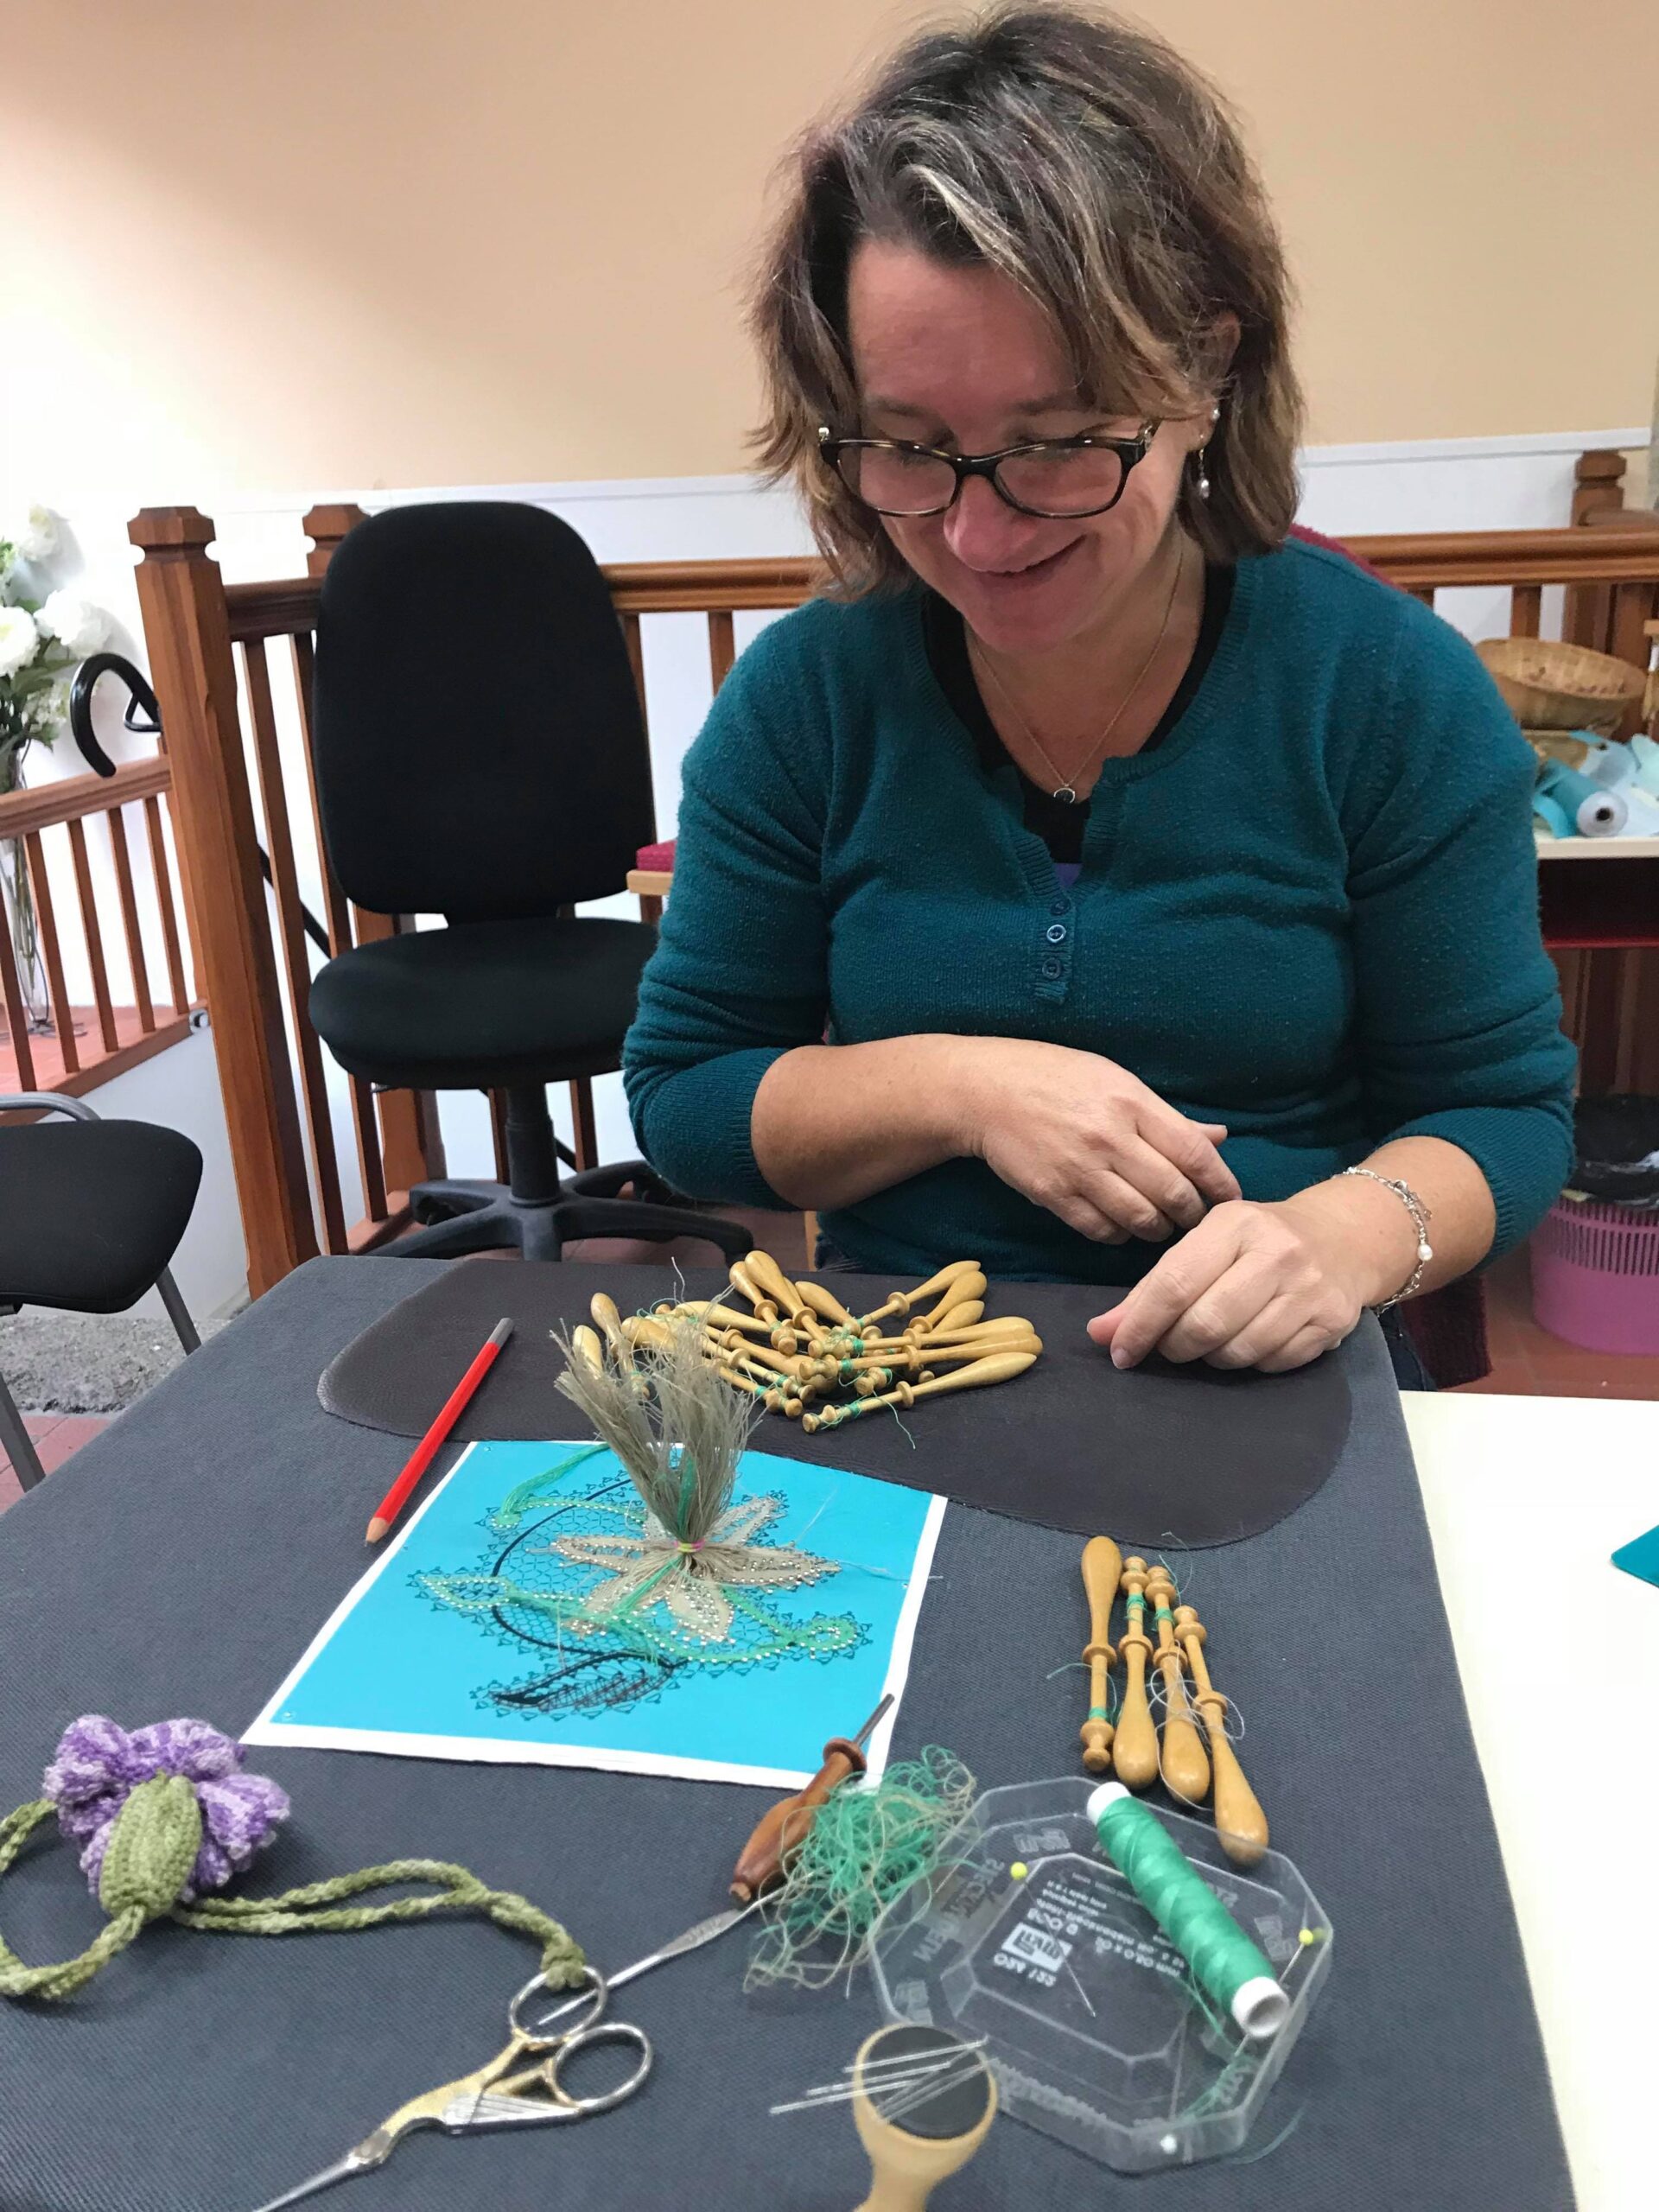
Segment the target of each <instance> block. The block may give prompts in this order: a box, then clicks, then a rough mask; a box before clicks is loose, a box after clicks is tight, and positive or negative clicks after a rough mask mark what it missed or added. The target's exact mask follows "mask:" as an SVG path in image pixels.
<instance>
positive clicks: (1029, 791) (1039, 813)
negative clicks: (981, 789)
mask: <svg viewBox="0 0 1659 2212" xmlns="http://www.w3.org/2000/svg"><path fill="white" fill-rule="evenodd" d="M1232 601H1233V572H1232V570H1231V569H1230V568H1222V567H1208V568H1206V569H1205V572H1204V613H1203V616H1202V618H1201V620H1200V621H1199V624H1198V643H1197V645H1195V646H1194V647H1193V649H1192V659H1191V660H1190V661H1189V662H1188V663H1187V664H1186V672H1185V675H1184V676H1183V677H1182V678H1181V680H1180V683H1179V685H1178V686H1177V687H1176V691H1175V696H1174V697H1173V699H1172V700H1171V701H1170V702H1169V704H1168V706H1167V707H1166V708H1165V709H1164V711H1163V713H1162V715H1160V717H1159V721H1158V727H1157V728H1155V729H1154V731H1153V733H1152V734H1151V736H1150V737H1149V738H1148V739H1147V741H1146V744H1145V745H1144V746H1143V747H1141V750H1142V751H1143V752H1146V753H1150V752H1151V750H1152V748H1153V747H1154V746H1155V745H1161V744H1162V743H1163V741H1164V740H1165V738H1166V737H1167V736H1168V734H1169V733H1170V732H1171V730H1173V728H1174V727H1175V725H1176V723H1177V722H1178V721H1179V720H1180V719H1181V716H1182V715H1184V714H1185V712H1186V710H1187V709H1188V707H1189V706H1191V704H1192V696H1193V694H1194V693H1195V692H1196V691H1197V690H1198V686H1199V684H1200V683H1203V681H1204V677H1205V670H1206V669H1207V668H1208V667H1209V665H1210V663H1211V660H1212V659H1213V658H1214V656H1215V651H1216V647H1217V644H1218V643H1219V642H1220V639H1221V633H1222V631H1223V630H1224V628H1225V626H1226V623H1227V611H1228V609H1229V607H1230V606H1231V605H1232ZM922 642H923V645H925V649H926V652H927V660H928V665H929V667H930V668H931V670H932V671H933V677H934V681H935V682H936V683H938V687H939V689H940V690H942V691H943V692H944V696H945V697H946V699H947V700H949V702H950V706H951V708H952V709H953V710H954V712H955V713H956V715H957V719H958V720H959V721H961V722H963V724H964V725H965V727H966V728H967V729H968V731H969V734H970V735H971V736H972V738H973V741H974V745H975V747H976V750H977V752H978V754H979V758H980V765H981V766H982V767H983V768H984V770H985V771H986V772H987V774H991V773H993V772H995V770H996V769H998V768H1001V767H1006V766H1011V765H1013V766H1015V772H1016V773H1017V774H1018V776H1019V778H1020V798H1021V800H1022V801H1023V803H1024V810H1025V823H1026V827H1027V829H1033V830H1034V831H1035V832H1036V834H1037V835H1038V836H1039V837H1040V838H1041V839H1042V841H1043V842H1044V843H1045V844H1046V846H1047V847H1048V849H1049V854H1050V855H1051V857H1052V859H1054V860H1056V861H1060V862H1061V863H1062V864H1064V863H1066V862H1074V861H1081V860H1082V858H1083V834H1084V830H1085V829H1086V828H1087V827H1088V823H1089V802H1088V800H1087V799H1086V798H1085V799H1080V800H1078V801H1077V804H1075V805H1070V806H1068V805H1067V804H1066V803H1065V800H1063V799H1058V798H1055V797H1054V796H1053V794H1052V792H1050V791H1045V790H1044V789H1043V787H1042V785H1040V784H1034V783H1033V781H1032V780H1031V778H1030V777H1029V776H1027V774H1026V772H1025V771H1024V770H1023V769H1021V768H1019V767H1018V766H1017V764H1014V762H1013V760H1012V756H1011V754H1010V753H1009V752H1008V749H1007V746H1006V745H1004V744H1003V742H1002V740H1001V735H1000V734H998V731H997V728H996V725H995V722H994V721H992V720H991V718H990V715H988V713H987V711H986V709H985V702H984V700H983V699H982V697H981V696H980V690H979V684H978V682H977V680H976V677H975V675H974V670H973V664H972V662H971V661H970V660H969V658H968V633H967V630H966V627H965V626H964V624H963V619H962V617H961V615H960V614H959V613H957V610H956V608H955V607H952V606H951V604H950V601H949V600H946V599H941V598H940V596H939V594H938V593H937V592H934V591H929V592H926V593H925V594H924V597H923V601H922Z"/></svg>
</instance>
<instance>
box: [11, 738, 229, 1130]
mask: <svg viewBox="0 0 1659 2212" xmlns="http://www.w3.org/2000/svg"><path fill="white" fill-rule="evenodd" d="M171 785H172V770H171V766H170V764H169V762H168V760H167V758H166V756H165V755H164V754H161V753H157V754H156V756H155V757H154V758H153V759H150V760H134V761H130V762H127V763H126V764H125V765H124V766H121V767H118V768H117V770H116V771H115V773H114V774H113V775H111V776H69V777H65V778H62V779H60V780H59V781H58V782H56V783H50V784H42V785H39V786H38V787H37V788H35V789H32V790H28V791H7V792H5V793H4V794H3V795H0V842H9V843H10V845H11V848H12V850H13V852H15V851H16V849H18V848H19V847H20V848H21V850H22V856H23V870H22V882H23V885H24V886H25V887H26V888H27V893H28V896H29V901H30V903H31V904H32V906H33V911H34V918H35V938H36V944H37V945H38V948H39V957H40V962H41V969H42V971H43V976H44V984H45V995H46V1001H47V1007H48V1009H49V1011H48V1012H47V1013H46V1014H45V1015H44V1017H43V1018H42V1019H41V1020H39V1021H38V1023H37V1022H36V1021H35V1020H32V1019H31V1016H32V1014H34V1013H35V1009H34V1008H33V1007H31V1005H30V1001H31V999H32V997H33V996H34V993H33V990H32V988H29V987H28V986H30V985H32V981H33V979H32V978H29V977H26V976H25V975H24V974H23V973H22V970H21V969H20V964H19V960H18V956H17V952H16V948H15V946H14V944H13V942H12V933H11V931H10V928H9V927H8V926H7V925H6V923H5V920H4V918H3V917H0V1005H3V1009H4V1014H5V1035H4V1041H3V1054H4V1069H3V1071H4V1076H5V1083H4V1085H3V1087H4V1088H6V1089H8V1090H62V1091H67V1092H69V1093H71V1094H72V1095H80V1094H83V1093H85V1092H86V1091H88V1090H92V1089H94V1088H95V1087H96V1086H97V1085H98V1084H102V1083H107V1082H108V1081H109V1080H110V1078H111V1077H113V1076H117V1075H120V1074H122V1073H123V1072H124V1071H125V1070H126V1069H128V1068H130V1067H134V1066H136V1065H137V1064H138V1062H139V1061H141V1060H145V1059H148V1058H150V1057H151V1055H152V1054H154V1053H156V1052H164V1051H165V1050H166V1048H167V1047H168V1046H169V1045H173V1044H176V1043H177V1042H178V1040H179V1039H181V1037H183V1036H185V1035H186V1034H188V1031H189V1027H190V1017H191V1014H192V1010H193V1001H192V998H191V995H190V988H189V983H188V977H187V974H186V968H185V957H184V941H183V938H182V937H181V931H180V926H179V914H178V908H177V904H176V899H175V889H174V884H173V864H172V861H171V860H170V859H169V857H168V834H167V824H166V821H165V818H164V814H163V808H164V805H165V804H166V802H167V798H168V792H169V791H170V789H171ZM129 807H132V808H137V809H138V810H140V811H141V812H142V814H143V837H144V842H145V845H146V847H147V849H148V853H149V880H148V883H143V880H142V878H140V877H137V876H135V873H134V868H133V849H132V844H131V842H130V838H131V829H130V824H129V822H128V819H127V815H126V812H125V810H126V809H128V808H129ZM97 816H102V817H103V824H104V827H103V832H102V834H103V836H105V837H106V838H107V840H108V849H109V854H110V860H111V868H112V872H113V878H114V897H115V903H116V906H118V910H119V915H120V931H121V943H122V945H123V946H124V952H125V967H126V976H125V980H124V982H121V983H120V984H119V988H120V990H121V993H122V995H121V997H120V998H119V999H118V998H117V997H116V995H115V988H113V987H112V986H111V974H110V970H111V960H110V956H109V951H108V949H107V947H106V944H105V916H104V915H103V914H101V913H100V912H99V899H98V895H97V890H96V887H95V884H94V881H93V866H92V861H93V849H92V848H90V847H89V845H88V842H87V824H88V823H89V822H90V821H92V818H93V817H97ZM58 831H61V832H62V833H63V846H64V847H66V848H67V857H68V861H69V872H70V875H71V879H72V880H73V890H74V912H73V918H70V917H67V916H65V917H60V914H59V911H58V900H57V897H56V895H55V894H54V890H53V885H52V877H53V873H54V871H53V868H52V867H51V865H50V861H51V855H52V843H50V842H48V840H49V839H50V840H52V841H53V842H55V833H56V832H58ZM60 850H61V849H60ZM59 881H60V884H61V881H62V877H61V874H60V876H59ZM141 888H142V890H143V894H144V895H143V898H142V899H141V896H140V892H141ZM147 915H148V916H149V918H151V919H152V921H153V924H154V925H155V927H154V932H153V935H154V936H159V938H160V945H159V948H156V949H158V950H159V952H160V965H161V967H162V969H165V977H164V980H163V978H162V976H159V975H158V976H156V978H155V980H154V981H152V977H151V968H150V955H149V951H147V950H146V948H145V943H144V938H145V929H144V921H145V918H146V916H147ZM152 945H153V938H152ZM72 970H73V972H75V973H76V974H79V973H82V972H84V973H85V975H86V978H87V987H88V988H89V989H90V992H91V995H92V1005H91V1006H90V1007H85V1006H78V1005H77V1004H75V1003H74V992H73V988H72V986H71V983H70V982H69V980H68V977H69V974H70V972H71V971H72ZM158 1001H159V1003H158ZM83 1016H85V1017H88V1019H86V1020H83V1019H82V1018H81V1017H83Z"/></svg>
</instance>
